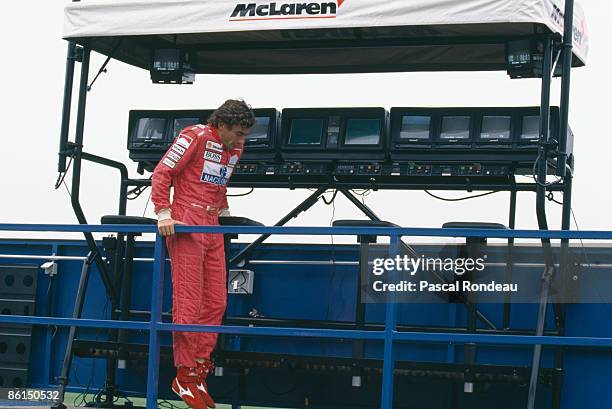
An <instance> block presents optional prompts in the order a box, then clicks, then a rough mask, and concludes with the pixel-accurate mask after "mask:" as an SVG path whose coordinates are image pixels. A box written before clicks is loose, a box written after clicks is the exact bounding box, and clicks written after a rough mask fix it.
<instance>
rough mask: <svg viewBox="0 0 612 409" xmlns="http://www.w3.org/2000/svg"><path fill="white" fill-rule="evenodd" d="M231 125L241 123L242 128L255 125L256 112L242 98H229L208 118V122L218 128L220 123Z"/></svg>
mask: <svg viewBox="0 0 612 409" xmlns="http://www.w3.org/2000/svg"><path fill="white" fill-rule="evenodd" d="M222 123H223V124H225V125H229V126H234V125H240V126H241V127H242V128H252V127H253V125H255V114H254V113H253V110H252V109H251V106H250V105H248V104H247V103H246V102H244V101H243V100H241V99H228V100H227V101H225V102H224V103H223V105H221V106H220V107H219V108H217V110H216V111H215V112H213V113H212V115H211V116H210V117H209V118H208V124H209V125H212V126H214V127H215V128H218V127H219V125H220V124H222Z"/></svg>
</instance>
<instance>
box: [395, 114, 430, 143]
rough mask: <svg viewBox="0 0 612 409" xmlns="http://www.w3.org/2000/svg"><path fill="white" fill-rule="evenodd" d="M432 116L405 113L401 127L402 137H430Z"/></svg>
mask: <svg viewBox="0 0 612 409" xmlns="http://www.w3.org/2000/svg"><path fill="white" fill-rule="evenodd" d="M430 127H431V117H429V116H418V115H414V116H413V115H404V116H403V117H402V127H401V129H400V139H429V135H430V132H429V129H430Z"/></svg>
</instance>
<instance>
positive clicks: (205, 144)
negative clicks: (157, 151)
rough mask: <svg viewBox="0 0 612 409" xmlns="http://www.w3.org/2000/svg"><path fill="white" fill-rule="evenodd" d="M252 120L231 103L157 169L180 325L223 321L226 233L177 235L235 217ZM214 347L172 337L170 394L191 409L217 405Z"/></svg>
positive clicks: (197, 337)
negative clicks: (232, 185) (181, 229)
mask: <svg viewBox="0 0 612 409" xmlns="http://www.w3.org/2000/svg"><path fill="white" fill-rule="evenodd" d="M254 123H255V116H254V114H253V111H252V110H251V108H250V107H249V106H248V105H247V104H246V103H245V102H244V101H242V100H228V101H226V102H225V103H224V104H223V105H222V106H221V107H219V109H217V110H216V111H215V112H214V113H213V114H212V115H211V117H210V118H209V120H208V124H207V125H206V126H204V125H195V126H192V127H188V128H186V129H184V130H183V131H182V132H181V133H180V134H179V136H177V137H176V139H175V140H174V143H173V144H172V146H171V147H170V149H169V150H168V151H167V152H166V154H165V155H164V157H163V158H162V160H161V161H160V162H159V164H158V165H157V167H156V168H155V170H154V172H153V179H152V187H153V189H152V190H153V193H152V201H153V203H154V204H155V213H156V214H157V216H158V229H159V232H160V234H162V235H163V236H166V244H167V247H168V252H169V253H170V260H171V266H172V293H173V294H172V296H173V298H172V317H173V322H174V323H177V324H208V325H220V324H221V319H222V317H223V313H224V312H225V306H226V292H227V289H226V270H225V254H224V249H223V235H222V234H218V233H217V234H212V233H199V234H198V233H193V234H192V233H189V234H186V233H180V234H174V226H175V225H176V224H187V225H218V224H219V220H218V216H219V214H221V215H226V214H227V215H228V214H229V212H228V203H227V198H226V195H225V194H226V186H227V183H228V181H229V179H230V177H231V175H232V172H233V170H234V167H235V166H236V164H237V163H238V160H239V159H240V156H241V155H242V149H243V145H244V138H245V137H246V135H247V134H248V133H249V131H250V130H251V128H252V127H253V125H254ZM171 184H172V185H173V186H174V196H173V201H172V203H170V186H171ZM216 342H217V334H216V333H204V332H200V333H193V332H174V334H173V343H174V364H175V366H176V367H177V376H176V378H175V379H174V380H173V382H172V390H173V391H174V392H175V393H176V394H177V395H179V396H180V397H181V398H182V399H183V400H184V401H185V402H186V403H187V404H188V405H189V406H191V407H192V408H195V409H206V408H207V407H211V408H214V407H215V403H214V401H213V399H212V398H211V396H210V394H209V393H208V388H207V385H206V375H207V374H208V372H209V371H211V370H212V369H213V365H212V362H211V361H210V353H211V351H212V350H213V349H214V347H215V344H216Z"/></svg>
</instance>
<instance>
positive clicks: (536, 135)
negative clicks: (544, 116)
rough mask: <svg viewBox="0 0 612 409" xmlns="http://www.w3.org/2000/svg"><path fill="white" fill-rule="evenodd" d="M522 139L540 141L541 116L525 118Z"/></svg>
mask: <svg viewBox="0 0 612 409" xmlns="http://www.w3.org/2000/svg"><path fill="white" fill-rule="evenodd" d="M521 139H522V140H526V139H534V140H535V139H540V116H539V115H529V116H524V117H523V123H522V127H521Z"/></svg>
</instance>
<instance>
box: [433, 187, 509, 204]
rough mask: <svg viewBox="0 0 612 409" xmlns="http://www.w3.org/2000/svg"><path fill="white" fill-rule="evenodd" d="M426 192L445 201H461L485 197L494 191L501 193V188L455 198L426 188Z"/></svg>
mask: <svg viewBox="0 0 612 409" xmlns="http://www.w3.org/2000/svg"><path fill="white" fill-rule="evenodd" d="M424 192H425V193H427V194H428V195H429V196H431V197H433V198H435V199H438V200H443V201H445V202H460V201H462V200H469V199H476V198H479V197H484V196H488V195H492V194H494V193H499V190H494V191H492V192H486V193H479V194H477V195H472V196H466V197H458V198H453V199H451V198H448V197H441V196H437V195H434V194H433V193H431V192H430V191H429V190H425V191H424Z"/></svg>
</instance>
